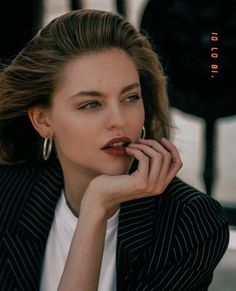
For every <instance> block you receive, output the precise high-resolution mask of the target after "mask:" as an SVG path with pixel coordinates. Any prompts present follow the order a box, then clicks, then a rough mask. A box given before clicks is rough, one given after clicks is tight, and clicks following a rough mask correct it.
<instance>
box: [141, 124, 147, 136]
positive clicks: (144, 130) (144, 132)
mask: <svg viewBox="0 0 236 291" xmlns="http://www.w3.org/2000/svg"><path fill="white" fill-rule="evenodd" d="M145 136H146V129H145V127H144V126H143V127H142V135H141V138H143V139H144V138H145Z"/></svg>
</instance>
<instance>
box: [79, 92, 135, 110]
mask: <svg viewBox="0 0 236 291" xmlns="http://www.w3.org/2000/svg"><path fill="white" fill-rule="evenodd" d="M129 98H135V99H132V101H128V103H133V102H136V101H137V100H139V99H141V96H139V95H136V94H134V95H131V96H129V97H127V98H126V99H129ZM94 104H99V102H98V101H93V102H89V103H87V104H85V105H83V106H81V107H80V108H79V109H82V110H83V109H87V110H92V109H96V108H97V106H95V107H93V106H92V105H94ZM99 105H100V106H101V104H99ZM88 106H89V108H88ZM91 106H92V107H91Z"/></svg>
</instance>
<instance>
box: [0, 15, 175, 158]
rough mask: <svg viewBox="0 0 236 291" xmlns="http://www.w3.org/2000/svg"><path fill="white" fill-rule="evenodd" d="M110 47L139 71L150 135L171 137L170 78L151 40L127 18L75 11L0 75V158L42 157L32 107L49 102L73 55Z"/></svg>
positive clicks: (53, 25)
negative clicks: (130, 60) (118, 51)
mask: <svg viewBox="0 0 236 291" xmlns="http://www.w3.org/2000/svg"><path fill="white" fill-rule="evenodd" d="M109 48H120V49H122V50H124V51H125V52H126V53H127V54H128V55H129V56H130V58H131V59H132V60H133V61H134V63H135V65H136V67H137V70H138V72H139V75H140V82H141V87H142V96H143V100H144V107H145V127H146V137H147V138H155V139H160V138H161V137H162V136H165V137H168V135H169V108H168V98H167V93H166V80H165V76H164V73H163V69H162V66H161V64H160V61H159V59H158V57H157V55H156V53H155V52H154V51H153V49H152V47H151V44H150V42H149V40H148V38H147V37H146V36H145V35H144V34H141V33H140V32H139V31H137V29H136V28H135V27H134V26H133V25H131V24H130V23H129V22H128V21H127V20H126V19H124V18H123V17H121V16H119V15H117V14H115V13H111V12H107V11H100V10H77V11H71V12H68V13H66V14H64V15H62V16H59V17H57V18H55V19H54V20H52V21H51V22H50V23H49V24H48V25H46V26H45V27H44V28H43V29H41V30H40V31H39V32H38V34H37V35H36V36H35V37H34V38H33V39H32V40H31V41H30V42H29V43H28V44H27V45H26V46H25V48H24V49H23V50H22V51H21V52H20V53H19V54H18V56H17V57H16V58H15V59H14V60H13V61H12V63H11V64H10V65H9V66H7V67H5V68H3V69H2V71H1V74H0V160H2V161H5V162H13V163H15V162H20V161H33V160H35V159H38V157H39V153H40V148H41V146H42V139H41V137H40V136H39V134H38V133H37V132H36V131H35V130H34V128H33V126H32V124H31V122H30V120H29V117H28V110H29V109H30V108H32V107H34V106H43V107H50V106H51V96H52V94H53V92H54V90H55V89H56V88H57V85H58V83H59V81H60V77H61V76H60V72H62V71H63V68H64V67H65V65H66V64H67V62H68V61H70V60H71V59H73V58H76V57H79V56H81V55H84V54H88V53H91V52H98V51H102V50H105V49H109Z"/></svg>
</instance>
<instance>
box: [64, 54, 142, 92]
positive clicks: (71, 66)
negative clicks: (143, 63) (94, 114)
mask: <svg viewBox="0 0 236 291" xmlns="http://www.w3.org/2000/svg"><path fill="white" fill-rule="evenodd" d="M138 81H139V75H138V71H137V69H136V66H135V64H134V62H133V60H132V59H131V58H130V57H129V55H128V54H127V53H126V52H125V51H123V50H120V49H109V50H106V51H102V52H96V53H91V54H87V55H83V56H79V57H77V58H75V59H73V60H70V61H69V62H68V63H67V64H66V66H65V68H64V71H63V73H62V78H61V80H60V84H59V87H60V89H61V90H63V88H67V89H70V91H73V90H75V91H78V89H83V90H87V89H89V90H91V89H101V90H105V91H106V90H115V89H120V88H121V87H124V86H126V85H127V84H131V83H134V82H138ZM71 93H73V92H71Z"/></svg>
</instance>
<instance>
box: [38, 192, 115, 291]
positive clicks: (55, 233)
mask: <svg viewBox="0 0 236 291" xmlns="http://www.w3.org/2000/svg"><path fill="white" fill-rule="evenodd" d="M118 217H119V210H118V211H117V212H116V213H115V214H114V215H113V216H112V217H111V218H110V219H109V220H108V222H107V230H106V238H105V246H104V252H103V258H102V266H101V272H100V278H99V287H98V291H116V244H117V227H118ZM77 222H78V219H77V218H76V217H75V216H74V215H73V213H72V212H71V210H70V209H69V208H68V206H67V204H66V200H65V196H64V192H63V191H62V195H61V198H60V200H59V202H58V204H57V207H56V210H55V216H54V221H53V224H52V227H51V230H50V233H49V237H48V241H47V246H46V253H45V258H44V264H43V270H42V278H41V286H40V291H56V290H57V288H58V284H59V281H60V278H61V275H62V273H63V269H64V265H65V262H66V258H67V254H68V252H69V248H70V244H71V241H72V237H73V234H74V231H75V228H76V225H77Z"/></svg>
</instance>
